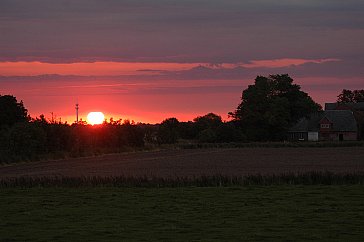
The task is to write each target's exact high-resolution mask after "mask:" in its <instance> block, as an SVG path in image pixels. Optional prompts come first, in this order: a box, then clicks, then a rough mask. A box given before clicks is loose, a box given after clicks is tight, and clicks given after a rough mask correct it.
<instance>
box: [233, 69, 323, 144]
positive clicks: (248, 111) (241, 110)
mask: <svg viewBox="0 0 364 242" xmlns="http://www.w3.org/2000/svg"><path fill="white" fill-rule="evenodd" d="M241 100H242V102H241V103H240V104H239V106H238V107H237V109H236V110H235V111H234V112H231V113H229V114H230V115H231V116H232V117H233V119H234V121H235V122H237V123H238V124H239V125H240V126H241V128H242V129H243V130H244V131H245V132H246V134H247V136H248V139H250V140H281V139H283V138H284V136H285V133H286V131H287V130H288V128H289V127H290V126H291V125H293V124H294V123H295V122H297V121H298V120H299V119H300V118H302V117H304V116H308V115H309V114H310V113H313V112H316V111H319V110H321V106H320V105H319V104H317V103H315V102H314V101H313V100H312V98H311V97H310V96H309V95H308V94H307V93H305V92H303V91H301V87H300V86H299V85H297V84H293V79H292V78H291V77H290V76H289V75H288V74H283V75H270V76H268V77H265V76H257V77H256V79H255V83H254V85H249V86H248V88H247V89H245V90H244V91H243V94H242V97H241Z"/></svg>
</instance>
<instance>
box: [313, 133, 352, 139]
mask: <svg viewBox="0 0 364 242" xmlns="http://www.w3.org/2000/svg"><path fill="white" fill-rule="evenodd" d="M340 134H342V137H343V141H355V140H358V134H357V132H320V135H319V140H320V141H340Z"/></svg>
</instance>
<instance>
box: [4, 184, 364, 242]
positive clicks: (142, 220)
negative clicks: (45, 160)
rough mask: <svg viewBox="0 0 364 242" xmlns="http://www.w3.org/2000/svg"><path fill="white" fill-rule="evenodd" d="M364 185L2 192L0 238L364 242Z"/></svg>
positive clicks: (68, 189) (20, 190)
mask: <svg viewBox="0 0 364 242" xmlns="http://www.w3.org/2000/svg"><path fill="white" fill-rule="evenodd" d="M363 201H364V186H362V185H342V186H338V185H336V186H293V185H279V186H277V185H275V186H245V187H177V188H136V187H134V188H125V187H123V188H120V187H119V188H118V187H80V188H70V187H68V188H62V187H59V188H55V187H38V188H37V187H33V188H23V189H22V188H1V189H0V215H1V216H0V241H155V240H160V241H244V240H245V241H246V240H248V241H249V240H253V241H262V240H266V241H293V240H294V241H302V240H316V241H364V223H363V221H364V202H363Z"/></svg>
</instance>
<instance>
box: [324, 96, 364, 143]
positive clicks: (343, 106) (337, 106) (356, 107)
mask: <svg viewBox="0 0 364 242" xmlns="http://www.w3.org/2000/svg"><path fill="white" fill-rule="evenodd" d="M325 110H326V111H328V110H351V111H353V113H354V117H355V120H356V122H357V123H358V129H359V131H358V132H359V137H358V138H359V139H363V138H364V102H358V103H325Z"/></svg>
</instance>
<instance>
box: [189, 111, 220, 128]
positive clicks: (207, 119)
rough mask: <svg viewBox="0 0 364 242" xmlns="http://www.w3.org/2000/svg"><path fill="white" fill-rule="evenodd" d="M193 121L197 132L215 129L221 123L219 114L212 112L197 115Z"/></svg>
mask: <svg viewBox="0 0 364 242" xmlns="http://www.w3.org/2000/svg"><path fill="white" fill-rule="evenodd" d="M193 121H194V122H195V126H196V127H197V130H198V132H201V131H203V130H205V129H217V128H218V127H219V126H220V125H221V124H222V119H221V116H219V115H216V114H214V113H208V114H206V115H204V116H198V117H197V118H194V119H193Z"/></svg>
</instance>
